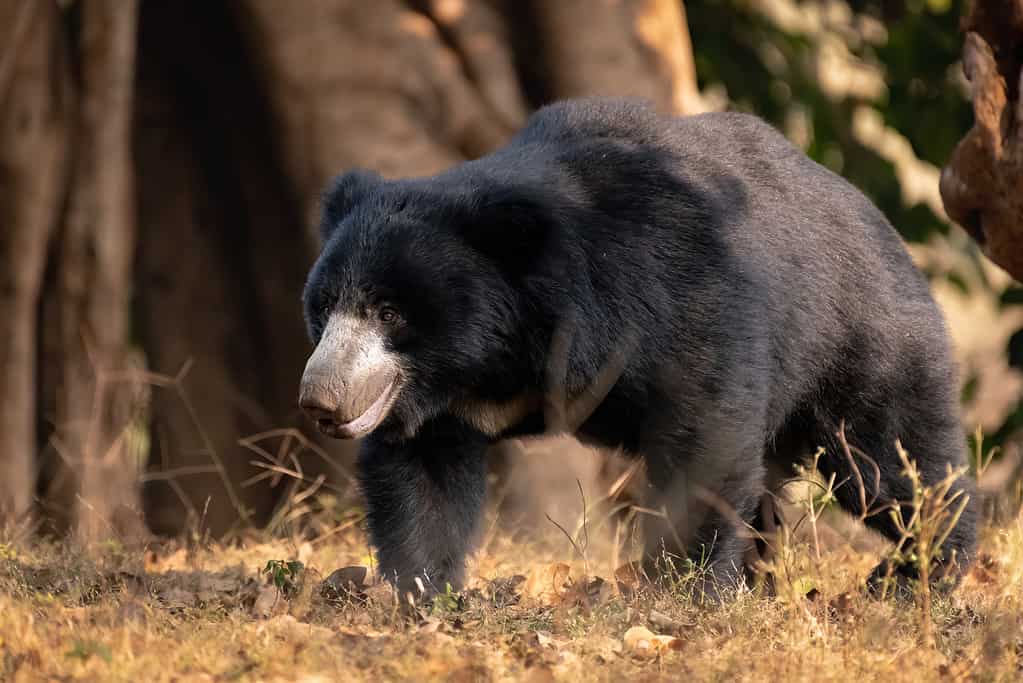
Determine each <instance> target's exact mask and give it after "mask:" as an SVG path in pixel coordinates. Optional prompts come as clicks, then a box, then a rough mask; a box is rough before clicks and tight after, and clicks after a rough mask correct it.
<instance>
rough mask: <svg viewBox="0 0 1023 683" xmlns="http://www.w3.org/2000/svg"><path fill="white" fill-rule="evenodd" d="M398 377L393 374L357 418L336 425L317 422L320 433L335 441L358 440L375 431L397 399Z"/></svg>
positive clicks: (329, 421) (328, 422) (399, 383)
mask: <svg viewBox="0 0 1023 683" xmlns="http://www.w3.org/2000/svg"><path fill="white" fill-rule="evenodd" d="M399 380H400V375H398V374H397V373H395V375H394V378H393V379H392V380H391V381H390V383H389V384H388V385H387V387H386V388H385V389H384V390H383V391H382V392H380V395H379V396H377V398H376V400H374V401H373V403H372V405H370V407H369V408H367V409H366V410H365V412H363V413H362V415H360V416H359V417H357V418H355V419H354V420H351V421H350V422H345V423H338V422H333V421H332V420H318V421H317V426H318V427H319V428H320V431H321V432H323V433H324V434H326V435H327V436H330V437H333V438H335V439H358V438H360V437H363V436H366V435H367V434H369V433H370V432H372V431H373V430H374V429H376V428H377V427H378V426H379V425H380V423H381V422H383V421H384V418H385V417H387V414H388V413H389V412H390V410H391V407H392V406H393V405H394V401H395V399H396V398H397V397H398V390H399V389H400V388H401V386H400V385H401V382H400V381H399Z"/></svg>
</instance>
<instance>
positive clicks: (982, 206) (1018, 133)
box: [941, 0, 1023, 280]
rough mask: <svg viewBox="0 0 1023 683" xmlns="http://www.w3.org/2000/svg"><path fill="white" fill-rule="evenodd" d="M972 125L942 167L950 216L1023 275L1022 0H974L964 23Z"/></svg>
mask: <svg viewBox="0 0 1023 683" xmlns="http://www.w3.org/2000/svg"><path fill="white" fill-rule="evenodd" d="M963 27H964V29H965V30H966V41H965V45H964V47H963V68H964V70H965V72H966V77H967V79H969V81H970V98H971V100H972V101H973V114H974V126H973V128H972V129H971V130H970V131H969V132H968V133H967V134H966V136H965V137H964V138H963V139H962V141H960V143H959V145H958V146H957V147H956V149H955V151H954V152H953V153H952V157H951V159H949V162H948V164H947V165H946V166H945V168H944V169H943V170H942V174H941V197H942V201H943V202H944V204H945V209H946V211H948V214H949V216H950V217H951V218H952V220H954V221H956V222H957V223H959V224H960V225H962V226H963V227H964V228H965V229H966V230H967V232H969V233H970V236H971V237H973V239H974V240H976V241H977V243H978V244H979V245H980V246H981V247H982V248H983V250H984V253H985V254H987V256H988V257H989V258H990V259H991V260H992V261H994V262H995V263H997V264H999V265H1000V266H1002V267H1003V268H1005V269H1006V271H1008V272H1009V273H1010V274H1011V275H1012V276H1013V277H1015V278H1016V279H1017V280H1023V97H1021V90H1023V0H1008V1H993V0H975V2H974V3H973V5H972V7H971V9H970V11H969V13H968V15H967V16H966V17H965V19H964V21H963Z"/></svg>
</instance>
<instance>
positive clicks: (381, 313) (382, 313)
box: [377, 306, 400, 325]
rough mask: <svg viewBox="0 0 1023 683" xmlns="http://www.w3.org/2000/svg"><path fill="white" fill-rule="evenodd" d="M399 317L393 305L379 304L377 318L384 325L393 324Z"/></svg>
mask: <svg viewBox="0 0 1023 683" xmlns="http://www.w3.org/2000/svg"><path fill="white" fill-rule="evenodd" d="M399 318H400V316H399V315H398V310H397V309H396V308H394V307H393V306H381V307H380V310H378V311H377V319H378V320H379V321H380V322H382V323H383V324H385V325H393V324H395V323H397V322H398V319H399Z"/></svg>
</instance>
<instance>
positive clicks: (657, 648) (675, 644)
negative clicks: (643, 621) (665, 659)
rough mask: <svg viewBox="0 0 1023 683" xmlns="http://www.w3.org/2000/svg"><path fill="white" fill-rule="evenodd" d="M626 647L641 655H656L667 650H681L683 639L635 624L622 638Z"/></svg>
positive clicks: (631, 651)
mask: <svg viewBox="0 0 1023 683" xmlns="http://www.w3.org/2000/svg"><path fill="white" fill-rule="evenodd" d="M622 642H623V643H624V644H625V648H626V649H627V650H628V651H629V652H630V653H632V654H634V655H638V656H640V657H656V656H658V655H660V654H663V653H664V652H665V651H667V650H681V649H682V641H681V640H680V639H678V638H674V637H672V636H662V635H657V634H656V633H654V632H653V631H651V630H650V629H648V628H647V627H645V626H633V627H632V628H630V629H629V630H628V631H626V632H625V636H624V637H623V638H622Z"/></svg>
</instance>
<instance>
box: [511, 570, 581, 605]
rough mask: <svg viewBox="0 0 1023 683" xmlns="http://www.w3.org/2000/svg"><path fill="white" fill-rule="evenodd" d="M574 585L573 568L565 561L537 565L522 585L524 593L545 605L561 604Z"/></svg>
mask: <svg viewBox="0 0 1023 683" xmlns="http://www.w3.org/2000/svg"><path fill="white" fill-rule="evenodd" d="M571 585H572V568H571V567H569V566H568V565H567V564H565V563H564V562H555V563H553V564H549V565H546V566H542V567H536V568H534V569H533V570H532V571H530V572H529V575H528V576H527V577H526V581H525V583H524V584H523V586H522V595H523V596H524V597H526V598H528V599H530V600H534V601H536V602H538V603H539V604H541V605H543V606H544V607H553V606H555V605H560V604H561V603H562V602H563V601H564V599H565V594H566V593H567V592H568V589H569V588H570V587H571Z"/></svg>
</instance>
